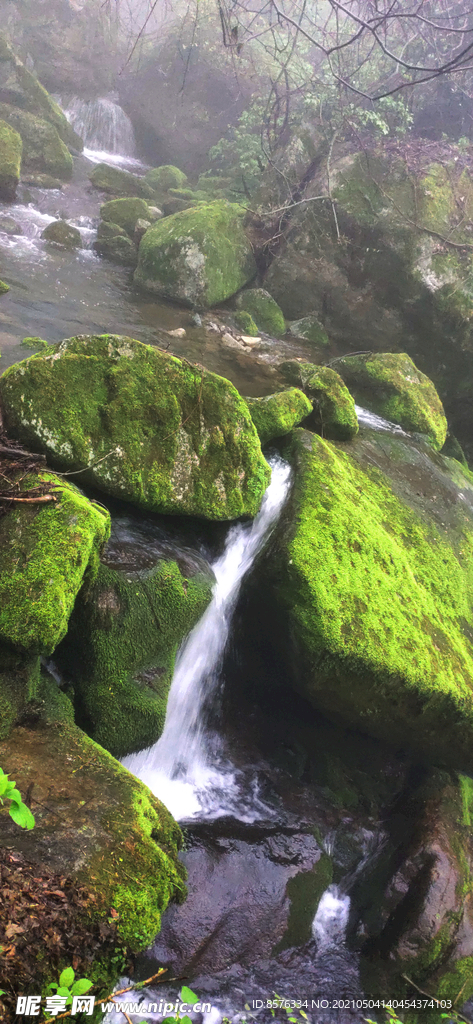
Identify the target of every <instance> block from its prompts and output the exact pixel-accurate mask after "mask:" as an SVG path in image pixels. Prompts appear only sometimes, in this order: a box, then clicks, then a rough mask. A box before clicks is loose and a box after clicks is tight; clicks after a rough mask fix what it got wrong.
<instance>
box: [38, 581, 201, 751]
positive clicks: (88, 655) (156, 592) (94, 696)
mask: <svg viewBox="0 0 473 1024" xmlns="http://www.w3.org/2000/svg"><path fill="white" fill-rule="evenodd" d="M211 590H212V581H211V579H210V577H206V576H203V575H197V576H191V577H190V578H185V577H184V576H183V574H182V573H181V572H180V570H179V567H178V565H177V564H176V562H171V561H169V562H164V561H163V562H161V563H160V564H159V565H158V566H157V567H156V568H155V569H153V570H151V571H149V572H146V573H143V572H141V573H131V574H130V573H127V574H126V575H125V574H124V573H123V572H118V571H116V570H113V569H110V568H108V567H107V566H105V565H101V566H100V569H99V572H98V576H97V579H96V581H95V583H94V585H93V587H92V588H91V587H90V586H88V585H86V586H85V587H84V589H83V591H82V592H81V594H80V595H79V597H78V598H77V600H76V604H75V608H74V612H73V615H72V617H71V620H70V622H69V630H68V633H67V636H66V637H65V639H64V640H63V642H62V644H61V645H60V647H59V648H58V650H57V651H56V655H55V657H56V660H57V662H58V664H59V665H60V666H61V667H62V668H63V669H64V670H65V671H66V673H67V674H68V675H69V676H70V677H71V678H72V680H73V684H74V694H75V704H76V709H77V714H78V720H79V721H80V722H81V723H82V724H83V726H84V728H85V729H86V731H87V732H88V733H89V734H90V735H91V736H92V737H93V739H95V740H96V741H97V742H98V743H100V744H101V745H102V746H103V747H105V748H106V750H109V751H110V752H111V753H112V754H114V755H115V756H116V757H123V756H124V755H125V754H129V753H132V752H134V751H136V750H142V749H143V748H144V747H149V746H151V745H152V744H153V743H154V742H155V741H156V740H157V739H158V738H159V736H160V735H161V732H162V730H163V725H164V718H165V714H166V704H167V695H168V690H169V685H170V682H171V677H172V672H173V667H174V658H175V654H176V650H177V647H178V646H179V644H180V643H181V642H182V640H183V639H184V637H185V636H186V635H187V633H188V632H190V630H191V629H192V627H193V626H194V625H195V623H196V622H197V621H198V619H199V618H200V616H201V615H202V613H203V611H204V610H205V607H206V605H207V604H208V602H209V601H210V598H211Z"/></svg>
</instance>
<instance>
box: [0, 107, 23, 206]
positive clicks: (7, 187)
mask: <svg viewBox="0 0 473 1024" xmlns="http://www.w3.org/2000/svg"><path fill="white" fill-rule="evenodd" d="M22 150H23V143H22V141H21V136H20V135H19V133H18V132H17V131H15V129H14V128H12V127H11V126H10V125H9V124H7V123H6V121H0V198H1V199H3V200H6V201H7V202H11V201H12V200H13V199H14V198H15V194H16V189H17V185H18V182H19V180H20V167H21V154H22Z"/></svg>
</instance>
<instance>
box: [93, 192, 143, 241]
mask: <svg viewBox="0 0 473 1024" xmlns="http://www.w3.org/2000/svg"><path fill="white" fill-rule="evenodd" d="M100 216H101V218H102V220H104V221H111V222H112V224H119V225H120V227H121V228H124V229H125V231H127V233H128V234H129V235H133V232H134V230H135V225H136V222H137V220H140V218H142V219H143V220H149V219H150V217H149V210H148V204H147V203H146V202H145V200H144V199H110V201H109V202H108V203H103V204H102V206H101V207H100Z"/></svg>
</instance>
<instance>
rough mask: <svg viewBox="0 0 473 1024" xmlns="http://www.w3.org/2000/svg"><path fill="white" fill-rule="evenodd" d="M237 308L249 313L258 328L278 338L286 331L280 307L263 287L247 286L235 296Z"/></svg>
mask: <svg viewBox="0 0 473 1024" xmlns="http://www.w3.org/2000/svg"><path fill="white" fill-rule="evenodd" d="M236 303H237V306H238V308H239V309H244V310H246V312H247V313H251V316H252V317H253V320H254V321H255V324H256V326H257V327H258V330H260V331H265V332H266V334H271V335H272V336H273V337H274V338H280V337H281V336H282V335H283V334H285V333H286V323H285V320H284V314H283V311H282V309H280V307H279V306H278V304H277V302H275V301H274V299H273V298H272V296H271V295H270V294H269V292H267V291H265V289H264V288H247V289H245V291H244V292H241V294H240V295H238V296H237V300H236Z"/></svg>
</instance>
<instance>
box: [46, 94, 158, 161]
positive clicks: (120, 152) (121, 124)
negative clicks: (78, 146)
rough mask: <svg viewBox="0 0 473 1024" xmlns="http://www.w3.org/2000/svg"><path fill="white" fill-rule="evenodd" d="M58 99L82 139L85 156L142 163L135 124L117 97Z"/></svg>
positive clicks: (100, 159)
mask: <svg viewBox="0 0 473 1024" xmlns="http://www.w3.org/2000/svg"><path fill="white" fill-rule="evenodd" d="M57 101H58V103H59V105H60V106H61V107H62V108H63V110H64V113H65V115H66V117H67V119H68V121H70V123H71V125H72V127H73V128H74V130H75V131H76V132H77V134H78V135H80V137H81V139H83V142H84V146H85V155H86V156H88V157H89V158H90V159H92V160H94V162H97V163H98V162H101V161H102V160H103V161H105V162H106V163H114V162H118V163H131V164H135V165H136V166H137V167H140V166H141V167H142V166H143V164H142V163H141V161H140V160H138V154H137V151H136V140H135V133H134V130H133V125H132V123H131V121H130V118H129V117H128V116H127V115H126V114H125V111H124V110H122V108H121V107H120V106H119V104H118V103H116V102H115V100H113V99H111V98H110V97H109V96H101V97H99V98H98V99H95V100H83V99H81V98H80V97H79V96H70V97H64V98H63V97H61V96H58V97H57Z"/></svg>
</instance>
